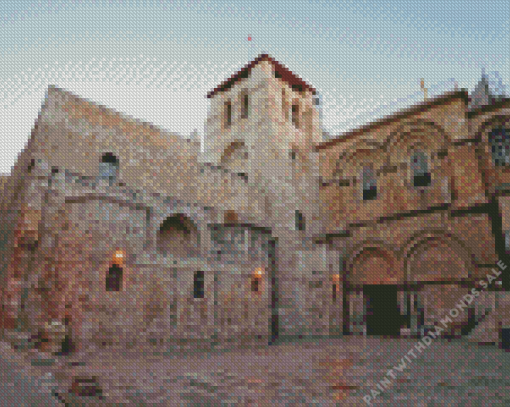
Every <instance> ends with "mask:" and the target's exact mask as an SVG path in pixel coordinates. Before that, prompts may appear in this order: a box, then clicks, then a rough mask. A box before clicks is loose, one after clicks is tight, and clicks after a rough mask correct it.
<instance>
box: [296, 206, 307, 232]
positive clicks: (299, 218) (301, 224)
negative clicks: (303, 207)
mask: <svg viewBox="0 0 510 407" xmlns="http://www.w3.org/2000/svg"><path fill="white" fill-rule="evenodd" d="M305 227H306V225H305V217H304V216H303V214H302V213H301V212H300V211H296V230H301V231H302V230H305Z"/></svg>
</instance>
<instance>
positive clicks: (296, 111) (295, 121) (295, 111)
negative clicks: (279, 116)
mask: <svg viewBox="0 0 510 407" xmlns="http://www.w3.org/2000/svg"><path fill="white" fill-rule="evenodd" d="M292 123H293V124H294V126H296V128H299V106H298V105H292Z"/></svg>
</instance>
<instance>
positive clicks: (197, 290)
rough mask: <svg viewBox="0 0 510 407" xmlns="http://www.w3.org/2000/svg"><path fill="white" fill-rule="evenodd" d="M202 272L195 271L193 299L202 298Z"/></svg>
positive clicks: (203, 282) (203, 284)
mask: <svg viewBox="0 0 510 407" xmlns="http://www.w3.org/2000/svg"><path fill="white" fill-rule="evenodd" d="M204 286H205V281H204V272H203V271H197V272H195V277H194V279H193V297H194V298H204Z"/></svg>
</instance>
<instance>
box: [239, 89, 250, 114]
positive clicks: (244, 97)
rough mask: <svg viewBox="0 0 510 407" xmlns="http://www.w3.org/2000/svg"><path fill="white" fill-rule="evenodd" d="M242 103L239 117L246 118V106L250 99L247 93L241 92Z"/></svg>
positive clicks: (247, 106)
mask: <svg viewBox="0 0 510 407" xmlns="http://www.w3.org/2000/svg"><path fill="white" fill-rule="evenodd" d="M242 103H243V104H242V110H241V118H242V119H247V118H248V108H249V103H250V99H249V96H248V95H246V94H243V97H242Z"/></svg>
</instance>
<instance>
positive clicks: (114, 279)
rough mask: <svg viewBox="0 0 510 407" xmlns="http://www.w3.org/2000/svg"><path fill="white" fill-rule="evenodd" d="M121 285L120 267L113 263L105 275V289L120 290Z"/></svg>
mask: <svg viewBox="0 0 510 407" xmlns="http://www.w3.org/2000/svg"><path fill="white" fill-rule="evenodd" d="M121 286H122V267H120V266H119V265H117V264H114V265H113V266H111V267H110V269H109V270H108V275H107V276H106V291H120V288H121Z"/></svg>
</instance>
